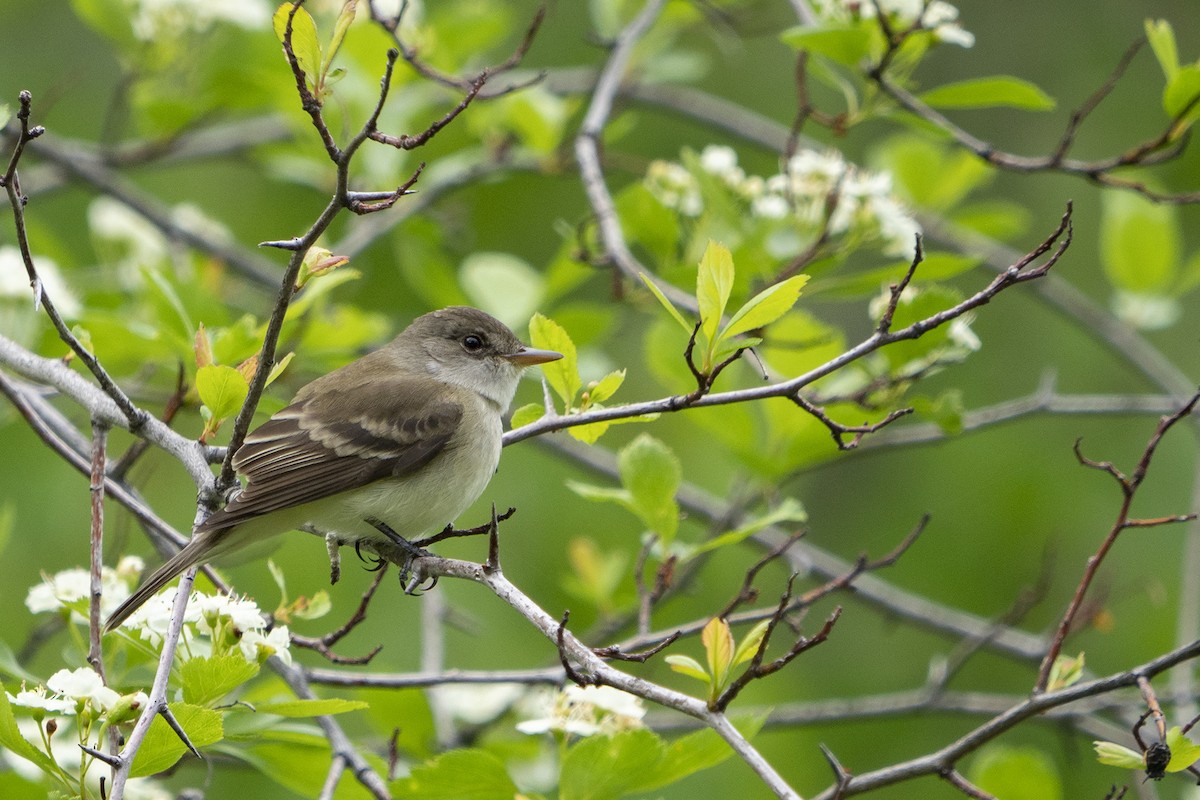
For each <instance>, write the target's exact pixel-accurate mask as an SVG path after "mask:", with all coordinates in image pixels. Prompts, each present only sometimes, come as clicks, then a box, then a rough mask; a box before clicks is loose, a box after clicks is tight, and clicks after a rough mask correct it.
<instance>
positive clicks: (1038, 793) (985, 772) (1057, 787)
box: [968, 745, 1141, 800]
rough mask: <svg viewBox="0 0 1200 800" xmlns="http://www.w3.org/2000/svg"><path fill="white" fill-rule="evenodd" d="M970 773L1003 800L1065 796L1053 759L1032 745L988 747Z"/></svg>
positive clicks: (1051, 799)
mask: <svg viewBox="0 0 1200 800" xmlns="http://www.w3.org/2000/svg"><path fill="white" fill-rule="evenodd" d="M1138 766H1141V758H1140V757H1139V758H1138ZM968 775H969V777H970V779H971V782H972V783H974V784H975V785H976V786H978V787H979V788H980V789H983V790H984V791H985V792H987V793H988V794H989V795H991V796H993V797H1003V798H1004V800H1061V798H1062V796H1063V788H1062V779H1061V778H1060V777H1059V776H1058V770H1056V769H1055V768H1054V762H1053V761H1052V760H1051V759H1050V757H1049V756H1047V755H1046V754H1045V753H1043V752H1042V751H1041V750H1037V749H1034V748H1032V747H1009V746H1004V745H992V746H989V747H987V748H985V749H984V750H982V751H981V752H980V753H979V756H978V757H977V758H976V759H975V761H974V762H973V763H972V764H971V770H970V772H969V773H968Z"/></svg>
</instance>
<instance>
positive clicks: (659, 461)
mask: <svg viewBox="0 0 1200 800" xmlns="http://www.w3.org/2000/svg"><path fill="white" fill-rule="evenodd" d="M617 468H618V469H619V471H620V474H621V483H622V485H624V487H625V488H626V489H627V490H629V496H630V500H631V502H632V503H633V508H634V510H635V511H636V512H637V513H638V515H639V516H640V517H641V518H642V521H643V522H644V523H646V525H647V527H649V528H650V530H652V531H654V532H655V533H657V534H658V535H659V537H660V538H661V539H662V540H663V543H664V545H666V544H669V543H670V540H671V539H672V538H674V536H675V531H676V530H677V529H678V527H679V507H678V505H677V504H676V503H675V492H676V490H678V488H679V483H680V481H681V480H682V479H683V468H682V467H681V466H680V463H679V459H678V458H677V457H676V456H675V454H674V453H673V452H672V451H671V449H670V448H669V447H667V446H666V445H665V444H663V443H662V442H660V441H659V440H658V439H655V438H654V437H653V436H651V435H650V434H648V433H643V434H641V435H640V436H638V437H637V438H636V439H634V440H633V441H632V442H630V443H629V444H628V445H626V446H625V447H624V448H622V450H621V452H620V453H619V454H618V456H617Z"/></svg>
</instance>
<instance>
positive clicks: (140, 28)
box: [125, 0, 271, 42]
mask: <svg viewBox="0 0 1200 800" xmlns="http://www.w3.org/2000/svg"><path fill="white" fill-rule="evenodd" d="M125 5H126V7H127V8H128V9H129V13H130V15H131V18H132V19H131V22H132V25H133V34H134V36H136V37H137V38H139V39H141V40H142V41H144V42H153V41H161V40H163V39H166V38H169V37H176V36H180V35H182V34H185V33H189V32H193V31H194V32H203V31H205V30H207V29H208V28H209V27H211V26H212V24H213V23H214V22H229V23H232V24H234V25H237V26H239V27H242V28H247V29H250V30H256V29H264V28H266V27H267V26H268V25H269V24H270V21H271V10H270V9H269V8H268V7H267V5H266V3H264V2H263V1H262V0H205V2H202V3H197V2H195V0H125Z"/></svg>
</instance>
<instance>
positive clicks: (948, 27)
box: [813, 0, 975, 47]
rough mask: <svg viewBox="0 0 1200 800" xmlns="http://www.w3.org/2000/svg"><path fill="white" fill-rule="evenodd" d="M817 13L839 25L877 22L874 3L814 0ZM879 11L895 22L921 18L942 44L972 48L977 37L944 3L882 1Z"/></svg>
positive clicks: (939, 0)
mask: <svg viewBox="0 0 1200 800" xmlns="http://www.w3.org/2000/svg"><path fill="white" fill-rule="evenodd" d="M813 6H814V10H815V11H816V12H817V14H818V15H820V16H821V17H822V18H824V19H827V20H833V21H838V22H847V21H850V20H858V19H874V18H875V16H876V7H875V2H874V0H814V3H813ZM879 8H880V9H881V10H882V11H883V13H884V14H886V15H887V16H888V18H889V19H891V20H892V21H893V22H894V23H897V24H899V25H902V26H909V25H912V24H913V23H915V22H916V21H917V19H918V18H920V20H921V27H922V28H924V29H925V30H927V31H932V32H933V35H934V37H935V38H936V39H937V40H938V41H939V42H945V43H947V44H955V45H958V46H960V47H971V46H972V45H973V44H975V36H974V35H973V34H971V33H970V32H968V31H965V30H963V29H962V27H960V26H959V24H958V9H957V8H955V7H954V6H953V5H951V4H950V3H947V2H944V0H933V2H930V3H929V4H928V5H926V0H879Z"/></svg>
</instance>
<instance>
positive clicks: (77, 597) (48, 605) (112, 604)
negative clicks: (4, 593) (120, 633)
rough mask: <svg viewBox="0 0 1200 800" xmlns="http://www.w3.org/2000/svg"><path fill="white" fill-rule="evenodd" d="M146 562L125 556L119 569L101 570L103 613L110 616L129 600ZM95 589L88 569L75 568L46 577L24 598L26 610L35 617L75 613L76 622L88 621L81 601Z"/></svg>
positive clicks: (119, 564)
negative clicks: (66, 611) (126, 599)
mask: <svg viewBox="0 0 1200 800" xmlns="http://www.w3.org/2000/svg"><path fill="white" fill-rule="evenodd" d="M145 568H146V563H145V562H144V561H142V559H140V558H138V557H137V556H126V557H125V558H122V559H121V560H120V561H119V562H118V563H117V566H116V569H113V568H112V567H103V568H102V569H101V570H100V591H101V595H100V614H101V616H105V617H106V616H108V615H109V614H111V613H112V612H113V611H115V610H116V608H117V606H119V605H120V604H121V603H122V602H123V601H124V600H125V598H127V597H129V594H130V591H131V589H132V587H133V586H134V585H135V584H136V583H137V579H138V576H139V575H141V574H142V570H143V569H145ZM91 590H92V577H91V574H90V573H89V572H88V571H87V570H86V569H81V568H78V567H77V568H74V569H66V570H63V571H62V572H56V573H54V574H53V575H43V576H42V582H41V583H39V584H37V585H36V586H34V587H33V588H31V589H30V590H29V592H28V593H27V594H26V595H25V607H26V608H28V609H29V611H30V612H31V613H33V614H41V613H45V612H48V611H54V612H58V611H65V610H67V609H71V610H72V619H73V620H74V621H75V622H84V621H86V620H85V619H84V617H83V615H82V614H80V613H79V608H80V606H79V605H77V604H79V603H80V601H85V600H86V599H87V597H88V594H89V593H90V592H91Z"/></svg>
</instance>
